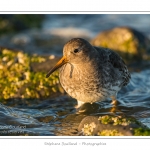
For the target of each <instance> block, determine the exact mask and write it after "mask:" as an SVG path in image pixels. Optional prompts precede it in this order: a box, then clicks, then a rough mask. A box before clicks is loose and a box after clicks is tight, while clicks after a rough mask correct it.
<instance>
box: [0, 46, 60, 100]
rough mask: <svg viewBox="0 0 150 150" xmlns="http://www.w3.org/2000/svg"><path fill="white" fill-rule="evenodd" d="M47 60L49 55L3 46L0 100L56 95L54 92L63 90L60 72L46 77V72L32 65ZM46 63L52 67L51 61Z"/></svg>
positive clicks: (0, 57)
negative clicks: (24, 51)
mask: <svg viewBox="0 0 150 150" xmlns="http://www.w3.org/2000/svg"><path fill="white" fill-rule="evenodd" d="M47 60H49V57H48V58H45V57H41V56H36V55H34V56H31V55H28V54H26V53H23V52H21V51H18V52H17V51H16V52H14V51H11V50H9V49H5V48H1V51H0V93H1V94H0V100H4V99H12V98H23V99H24V98H27V99H31V98H32V99H34V98H35V99H39V98H47V97H50V96H52V95H54V93H57V92H59V93H60V92H62V89H61V87H60V85H59V80H58V72H54V73H53V74H52V75H51V76H50V77H49V78H46V77H45V76H46V72H44V71H38V69H37V70H36V69H34V65H32V64H33V63H37V64H41V63H43V62H46V61H47ZM51 61H52V60H51ZM44 65H45V66H47V65H48V66H49V68H50V64H49V63H47V65H46V64H44ZM35 70H36V71H35ZM43 70H44V66H43ZM45 71H47V70H45Z"/></svg>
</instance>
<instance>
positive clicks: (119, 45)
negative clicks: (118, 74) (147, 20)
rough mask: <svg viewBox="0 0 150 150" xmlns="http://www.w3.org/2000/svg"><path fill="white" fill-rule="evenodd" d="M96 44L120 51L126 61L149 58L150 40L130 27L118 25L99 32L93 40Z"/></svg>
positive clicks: (92, 42) (93, 43)
mask: <svg viewBox="0 0 150 150" xmlns="http://www.w3.org/2000/svg"><path fill="white" fill-rule="evenodd" d="M91 44H92V45H94V46H102V47H106V48H110V49H112V50H114V51H116V52H118V53H119V54H120V55H121V56H122V57H123V59H124V60H125V61H126V62H133V61H135V60H142V59H148V57H147V52H148V51H149V49H150V40H149V39H148V38H147V37H146V36H145V35H144V34H142V33H141V32H139V31H137V30H135V29H133V28H130V27H116V28H113V29H110V30H106V31H103V32H101V33H100V34H98V35H97V36H96V37H95V38H94V39H93V40H92V41H91Z"/></svg>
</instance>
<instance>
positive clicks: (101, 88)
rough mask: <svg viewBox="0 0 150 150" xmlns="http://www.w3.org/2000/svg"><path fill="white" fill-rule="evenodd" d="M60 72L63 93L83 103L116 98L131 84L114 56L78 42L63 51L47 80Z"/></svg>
mask: <svg viewBox="0 0 150 150" xmlns="http://www.w3.org/2000/svg"><path fill="white" fill-rule="evenodd" d="M58 68H60V70H59V71H60V74H59V78H60V83H61V85H62V87H63V88H64V89H65V91H66V92H67V93H68V94H69V95H70V96H71V97H73V98H75V99H77V101H78V103H79V105H81V104H82V103H93V102H97V101H102V100H105V99H106V98H107V97H116V94H117V92H118V91H119V90H120V89H121V88H122V87H123V86H125V85H127V84H128V82H129V80H130V73H129V72H128V69H127V67H126V65H125V63H124V61H123V60H122V58H121V57H120V56H119V55H118V54H117V53H115V52H113V51H111V50H110V49H106V48H102V47H100V48H98V47H93V46H92V45H91V44H90V43H89V42H87V41H86V40H84V39H81V38H74V39H71V40H70V41H69V42H67V43H66V44H65V46H64V48H63V57H62V59H61V60H60V61H59V62H58V63H57V64H56V66H55V67H54V68H52V69H51V70H50V71H49V73H48V74H47V77H48V76H49V75H50V74H51V73H52V72H54V71H55V70H56V69H58Z"/></svg>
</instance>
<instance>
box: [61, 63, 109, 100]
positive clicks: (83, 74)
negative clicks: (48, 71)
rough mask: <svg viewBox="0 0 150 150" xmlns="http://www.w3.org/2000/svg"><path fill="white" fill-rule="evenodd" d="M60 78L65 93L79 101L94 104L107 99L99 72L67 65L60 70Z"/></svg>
mask: <svg viewBox="0 0 150 150" xmlns="http://www.w3.org/2000/svg"><path fill="white" fill-rule="evenodd" d="M59 78H60V83H61V85H62V87H63V88H64V89H65V91H66V92H67V93H68V94H69V95H70V96H71V97H73V98H76V99H77V100H80V101H84V102H90V103H93V102H96V101H100V100H103V99H105V98H106V97H107V91H106V90H105V89H104V88H102V85H101V78H100V76H98V73H97V71H96V70H92V69H88V68H87V67H86V66H84V67H80V66H75V65H72V64H69V63H68V64H65V65H64V66H63V67H61V69H60V74H59Z"/></svg>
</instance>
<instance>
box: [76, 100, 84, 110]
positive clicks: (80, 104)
mask: <svg viewBox="0 0 150 150" xmlns="http://www.w3.org/2000/svg"><path fill="white" fill-rule="evenodd" d="M77 103H78V104H77V105H76V106H75V108H76V109H77V108H79V107H81V106H82V105H83V104H84V102H82V101H78V100H77Z"/></svg>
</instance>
